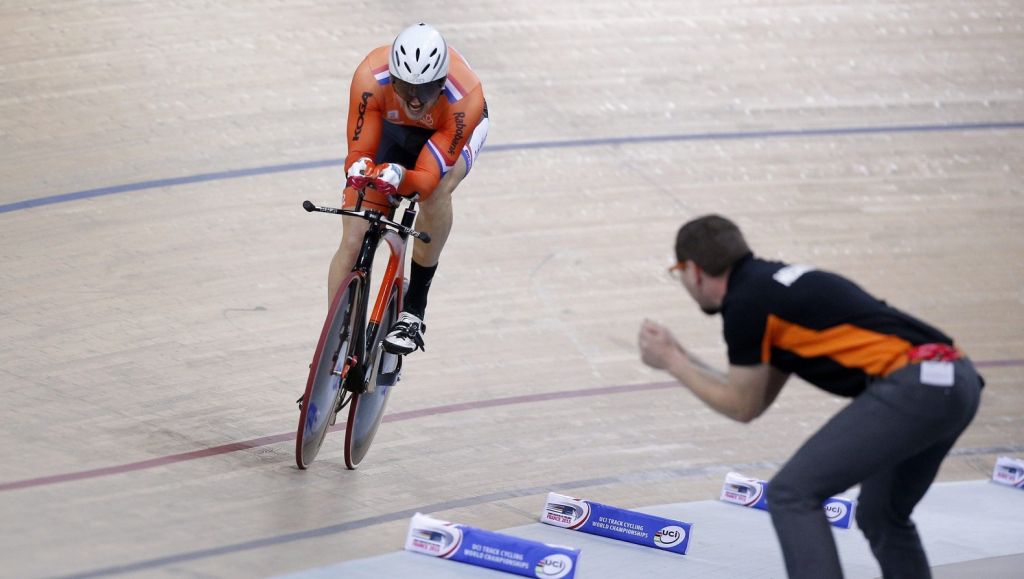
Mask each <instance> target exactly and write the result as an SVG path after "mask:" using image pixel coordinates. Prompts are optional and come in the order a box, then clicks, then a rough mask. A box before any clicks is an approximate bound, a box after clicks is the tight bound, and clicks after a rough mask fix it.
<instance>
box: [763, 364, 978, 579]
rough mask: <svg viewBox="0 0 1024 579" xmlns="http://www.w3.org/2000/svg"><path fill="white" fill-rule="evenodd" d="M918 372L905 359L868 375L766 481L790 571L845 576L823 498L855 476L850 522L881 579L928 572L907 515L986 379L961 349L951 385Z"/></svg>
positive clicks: (821, 577) (794, 578)
mask: <svg viewBox="0 0 1024 579" xmlns="http://www.w3.org/2000/svg"><path fill="white" fill-rule="evenodd" d="M921 372H922V367H921V365H920V364H911V365H908V366H906V367H904V368H901V369H899V370H897V371H896V372H894V373H892V374H890V375H889V376H887V377H885V378H878V379H875V380H873V381H872V382H871V383H870V384H869V385H868V387H867V389H866V390H865V391H864V392H863V393H862V394H861V395H860V396H858V397H857V398H855V399H854V400H853V401H852V402H851V403H850V404H849V405H848V406H847V407H846V408H844V409H843V410H842V411H840V412H839V413H838V414H836V415H835V416H833V417H832V419H831V420H829V421H828V423H826V424H825V426H823V427H822V428H821V430H819V431H818V432H817V433H815V434H814V435H813V436H811V438H810V439H808V440H807V442H805V443H804V445H803V446H802V447H801V448H800V450H798V451H797V452H796V454H794V455H793V457H792V458H791V459H790V460H789V461H788V462H787V463H786V465H785V466H784V467H783V468H782V470H781V471H779V473H778V474H777V475H776V476H775V478H773V479H772V480H771V483H770V484H769V486H768V508H769V511H770V512H771V516H772V523H773V524H774V525H775V532H776V534H777V535H778V538H779V543H780V544H781V546H782V554H783V556H784V558H785V560H786V571H787V572H788V573H789V577H790V578H791V579H800V578H808V579H828V578H833V577H836V578H841V577H842V576H843V572H842V568H841V567H840V565H839V554H838V552H837V551H836V545H835V541H834V540H833V539H832V530H831V527H830V526H829V524H828V520H827V519H826V517H825V513H824V511H823V509H822V502H823V501H824V500H825V499H826V498H828V497H830V496H833V495H835V494H838V493H842V492H844V491H845V490H847V489H848V488H850V487H852V486H854V485H856V484H857V483H860V485H861V488H860V496H859V498H858V504H857V515H856V518H857V525H858V526H859V527H860V529H861V530H862V531H863V533H864V536H865V537H867V539H868V542H869V543H870V544H871V551H872V552H873V553H874V555H875V558H876V559H878V563H879V565H880V566H881V568H882V573H883V576H884V577H885V579H917V578H928V577H931V570H930V567H929V565H928V559H927V557H926V556H925V554H924V548H923V547H922V546H921V539H920V537H918V534H917V529H916V528H915V527H914V523H913V522H912V521H911V520H910V514H911V513H912V512H913V510H914V506H915V505H917V503H918V501H920V500H921V497H923V496H924V494H925V492H926V491H927V490H928V487H929V486H931V484H932V481H933V480H935V475H936V473H938V470H939V465H940V464H941V463H942V460H943V459H944V458H945V456H946V454H947V453H948V452H949V450H950V448H952V447H953V444H954V443H955V442H956V439H957V438H958V437H959V436H960V434H961V433H962V432H963V431H964V430H965V429H966V428H967V425H968V424H970V422H971V420H972V419H973V418H974V415H975V413H976V412H977V410H978V403H979V401H980V395H981V389H982V387H983V385H984V381H983V380H982V378H981V377H980V376H979V375H978V373H977V371H976V370H975V369H974V366H973V364H971V362H970V360H968V359H966V358H964V359H960V360H958V361H956V362H953V378H954V380H953V384H952V386H933V385H928V384H924V383H922V382H921Z"/></svg>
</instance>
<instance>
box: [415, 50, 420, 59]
mask: <svg viewBox="0 0 1024 579" xmlns="http://www.w3.org/2000/svg"><path fill="white" fill-rule="evenodd" d="M419 59H420V49H418V48H417V49H416V60H417V61H419Z"/></svg>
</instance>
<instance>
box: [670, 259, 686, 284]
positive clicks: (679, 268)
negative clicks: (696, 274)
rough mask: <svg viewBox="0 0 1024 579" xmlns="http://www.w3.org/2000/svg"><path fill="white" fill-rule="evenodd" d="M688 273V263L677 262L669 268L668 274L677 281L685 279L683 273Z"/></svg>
mask: <svg viewBox="0 0 1024 579" xmlns="http://www.w3.org/2000/svg"><path fill="white" fill-rule="evenodd" d="M684 271H686V262H685V261H677V262H676V264H675V265H673V266H672V267H670V268H668V274H669V275H670V276H672V277H674V278H676V279H680V280H681V279H683V272H684Z"/></svg>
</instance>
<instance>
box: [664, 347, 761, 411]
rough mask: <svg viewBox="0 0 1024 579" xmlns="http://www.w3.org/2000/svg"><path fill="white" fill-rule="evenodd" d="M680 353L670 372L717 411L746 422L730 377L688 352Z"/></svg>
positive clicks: (670, 367) (669, 369)
mask: <svg viewBox="0 0 1024 579" xmlns="http://www.w3.org/2000/svg"><path fill="white" fill-rule="evenodd" d="M679 354H680V355H679V356H677V357H676V359H675V360H673V362H672V364H671V365H670V366H669V367H668V368H667V370H668V372H669V374H671V375H672V376H673V377H675V379H676V380H678V381H679V382H680V383H682V384H683V385H684V386H686V387H687V388H689V389H690V391H691V392H693V393H694V395H695V396H697V398H700V399H701V401H703V402H704V403H705V404H707V405H708V406H710V407H711V408H712V409H714V410H715V411H717V412H719V413H721V414H724V415H725V416H728V417H729V418H732V419H733V420H738V421H741V422H745V421H746V420H745V419H744V416H743V414H742V409H743V406H742V404H741V400H740V399H739V397H738V396H737V392H736V389H735V387H734V386H733V385H731V384H730V383H729V379H728V377H727V376H726V375H725V374H723V373H722V372H720V371H719V370H716V369H715V368H712V367H711V366H709V365H707V364H705V363H704V362H703V361H702V360H700V359H698V358H696V357H694V356H692V355H690V354H688V353H686V352H680V353H679Z"/></svg>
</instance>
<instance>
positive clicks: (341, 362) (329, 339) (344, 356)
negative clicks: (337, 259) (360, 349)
mask: <svg viewBox="0 0 1024 579" xmlns="http://www.w3.org/2000/svg"><path fill="white" fill-rule="evenodd" d="M360 283H361V280H360V278H359V277H358V276H357V275H356V274H350V275H349V277H348V278H346V279H345V281H344V282H343V283H342V285H341V287H340V288H339V290H338V293H336V294H335V297H334V301H333V302H332V304H331V310H330V313H329V314H328V316H327V320H325V321H324V328H323V331H322V332H321V333H320V341H319V343H317V346H316V350H315V351H314V353H313V363H312V364H310V366H309V378H308V379H307V380H306V391H305V393H303V395H302V399H301V402H300V404H301V406H302V408H301V411H300V412H299V428H298V433H297V434H296V437H295V462H296V464H297V465H298V466H299V468H301V469H305V468H307V467H308V466H309V465H311V464H313V459H315V458H316V455H317V453H318V452H320V446H321V445H322V444H323V442H324V437H325V436H326V435H327V429H328V428H329V427H330V425H331V424H333V423H334V418H335V415H336V414H337V412H338V410H339V409H340V408H341V407H342V406H344V404H345V403H346V402H347V399H346V398H344V396H347V395H348V392H346V391H345V389H344V388H342V383H343V382H344V378H345V376H346V375H347V374H348V371H349V367H348V358H349V353H350V352H351V351H352V344H353V340H355V339H356V319H357V318H358V316H357V315H356V314H357V312H356V308H357V306H358V296H359V289H360Z"/></svg>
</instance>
